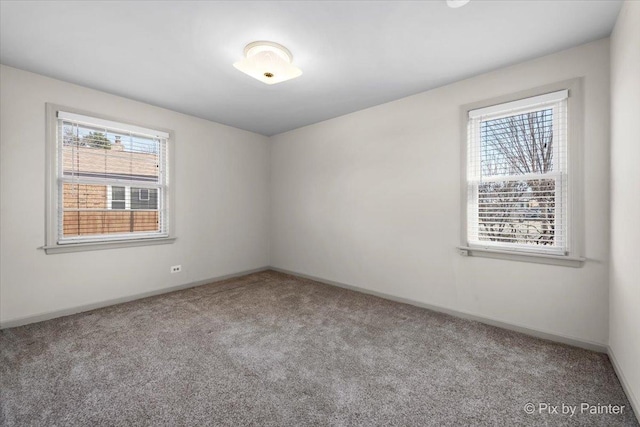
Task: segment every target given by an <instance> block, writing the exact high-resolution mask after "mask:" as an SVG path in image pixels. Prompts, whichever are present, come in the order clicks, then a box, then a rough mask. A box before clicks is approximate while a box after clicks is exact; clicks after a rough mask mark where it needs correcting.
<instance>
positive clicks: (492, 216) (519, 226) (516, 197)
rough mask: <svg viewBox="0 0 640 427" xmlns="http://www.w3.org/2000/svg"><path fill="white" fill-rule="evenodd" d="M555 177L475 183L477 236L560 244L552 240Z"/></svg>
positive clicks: (520, 243)
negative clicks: (476, 185)
mask: <svg viewBox="0 0 640 427" xmlns="http://www.w3.org/2000/svg"><path fill="white" fill-rule="evenodd" d="M555 190H556V181H555V180H554V179H535V180H528V181H498V182H485V183H481V184H480V185H479V187H478V230H477V234H478V240H480V241H489V242H503V243H512V244H518V245H534V246H536V245H544V246H561V245H562V243H563V242H557V241H556V233H555V229H556V219H557V218H556V202H555Z"/></svg>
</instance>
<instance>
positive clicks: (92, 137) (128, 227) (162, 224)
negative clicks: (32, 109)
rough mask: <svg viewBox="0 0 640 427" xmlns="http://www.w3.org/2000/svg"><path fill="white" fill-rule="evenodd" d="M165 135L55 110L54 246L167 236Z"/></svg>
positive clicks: (151, 130)
mask: <svg viewBox="0 0 640 427" xmlns="http://www.w3.org/2000/svg"><path fill="white" fill-rule="evenodd" d="M168 137H169V135H168V134H167V133H165V132H161V131H156V130H153V129H147V128H143V127H139V126H132V125H128V124H124V123H118V122H114V121H108V120H103V119H99V118H94V117H89V116H84V115H80V114H75V113H68V112H64V111H58V112H57V127H56V154H57V162H56V173H57V186H58V192H57V194H58V197H57V199H58V200H57V222H58V224H57V243H58V244H65V243H79V242H101V241H111V240H131V239H145V238H154V237H167V236H168V235H169V230H168V224H169V221H168V220H169V218H168V215H169V211H168V200H167V198H168V194H169V192H168V183H169V181H168V172H169V171H168V166H167V165H168V161H167V143H168ZM132 191H133V193H134V194H136V196H138V195H139V194H143V195H144V196H146V198H142V199H141V198H140V197H135V199H133V200H132V198H131V194H132Z"/></svg>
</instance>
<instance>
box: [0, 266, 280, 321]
mask: <svg viewBox="0 0 640 427" xmlns="http://www.w3.org/2000/svg"><path fill="white" fill-rule="evenodd" d="M269 269H270V267H268V266H264V267H259V268H254V269H252V270H245V271H240V272H237V273H232V274H226V275H224V276H218V277H213V278H211V279H204V280H198V281H197V282H191V283H185V284H182V285H177V286H170V287H168V288H162V289H154V290H152V291H147V292H142V293H139V294H134V295H127V296H125V297H120V298H113V299H110V300H106V301H99V302H95V303H91V304H85V305H81V306H77V307H71V308H65V309H63V310H55V311H49V312H46V313H41V314H36V315H33V316H26V317H20V318H17V319H11V320H7V321H4V322H1V323H0V329H7V328H15V327H16V326H23V325H28V324H30V323H36V322H42V321H45V320H51V319H55V318H57V317H63V316H70V315H72V314H77V313H82V312H85V311H90V310H95V309H97V308H103V307H108V306H110V305H115V304H122V303H124V302H129V301H134V300H137V299H141V298H147V297H152V296H155V295H161V294H166V293H169V292H175V291H179V290H182V289H188V288H194V287H196V286H201V285H208V284H210V283H215V282H220V281H222V280H227V279H232V278H234V277H240V276H246V275H247V274H252V273H258V272H260V271H266V270H269Z"/></svg>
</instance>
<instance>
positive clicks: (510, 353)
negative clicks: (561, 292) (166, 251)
mask: <svg viewBox="0 0 640 427" xmlns="http://www.w3.org/2000/svg"><path fill="white" fill-rule="evenodd" d="M0 346H1V361H0V362H1V364H0V374H1V377H0V386H1V393H2V394H1V396H0V398H1V410H2V412H1V414H0V424H2V425H7V426H18V425H19V426H23V425H30V426H54V425H58V426H75V425H84V426H93V425H110V426H120V425H122V426H124V425H137V426H143V425H167V426H180V425H185V426H187V425H192V426H196V425H198V426H199V425H224V426H235V425H256V426H258V425H259V426H265V425H267V426H268V425H286V426H302V425H335V426H348V425H362V426H371V425H398V426H424V425H434V426H446V425H450V426H460V425H488V426H496V425H498V426H513V425H594V426H617V425H626V426H637V425H638V424H637V421H636V419H635V417H634V415H633V413H632V411H631V408H630V406H629V402H628V401H627V399H626V397H625V395H624V393H623V391H622V388H621V386H620V383H619V382H618V379H617V378H616V375H615V374H614V372H613V369H612V367H611V364H610V363H609V360H608V358H607V356H606V355H604V354H599V353H594V352H590V351H586V350H582V349H578V348H573V347H569V346H565V345H561V344H555V343H551V342H548V341H544V340H540V339H536V338H532V337H528V336H525V335H522V334H518V333H515V332H510V331H505V330H502V329H498V328H495V327H491V326H486V325H483V324H480V323H476V322H471V321H467V320H461V319H458V318H455V317H450V316H447V315H443V314H438V313H434V312H432V311H429V310H425V309H421V308H417V307H413V306H410V305H405V304H399V303H396V302H392V301H387V300H384V299H380V298H376V297H373V296H369V295H364V294H360V293H357V292H352V291H348V290H344V289H340V288H336V287H331V286H327V285H323V284H319V283H316V282H312V281H309V280H302V279H299V278H296V277H292V276H288V275H284V274H280V273H275V272H272V271H268V272H262V273H256V274H252V275H249V276H245V277H242V278H238V279H231V280H227V281H225V282H220V283H217V284H212V285H207V286H201V287H198V288H193V289H189V290H185V291H180V292H174V293H171V294H167V295H162V296H158V297H152V298H147V299H144V300H139V301H135V302H131V303H127V304H121V305H117V306H113V307H108V308H105V309H100V310H95V311H91V312H88V313H83V314H78V315H74V316H69V317H64V318H60V319H56V320H50V321H47V322H42V323H38V324H34V325H29V326H24V327H19V328H13V329H8V330H4V331H2V332H1V333H0ZM528 402H531V403H533V404H534V405H535V413H534V414H533V415H528V414H527V413H525V411H524V407H525V404H527V403H528ZM540 403H546V404H549V405H552V406H558V408H557V411H558V412H559V413H558V414H553V413H550V412H552V408H551V407H549V408H548V409H546V410H543V411H542V412H543V413H539V411H540V406H538V405H539V404H540ZM582 403H586V404H589V405H597V404H600V405H624V408H623V410H622V414H617V415H614V414H608V415H607V414H588V413H580V412H581V407H580V405H581V404H582ZM562 404H565V405H568V406H567V407H573V406H574V405H577V408H576V414H575V415H573V417H570V416H569V415H563V414H562V406H561V405H562ZM600 408H602V406H600ZM600 411H602V409H600Z"/></svg>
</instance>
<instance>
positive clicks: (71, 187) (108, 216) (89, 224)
mask: <svg viewBox="0 0 640 427" xmlns="http://www.w3.org/2000/svg"><path fill="white" fill-rule="evenodd" d="M108 190H109V187H108V186H106V185H87V184H69V183H65V184H64V185H63V192H62V197H63V209H62V231H63V233H62V234H63V237H74V236H92V235H109V234H125V233H138V232H155V231H160V228H159V221H158V219H159V216H158V211H157V210H151V211H140V212H134V211H132V210H125V203H126V202H125V194H126V191H125V187H118V186H114V187H111V192H112V193H111V194H112V200H111V209H108V206H107V201H108V198H107V194H108V193H107V192H108ZM153 192H156V200H157V189H153V190H151V191H150V194H153ZM114 198H115V199H114ZM118 199H121V200H118Z"/></svg>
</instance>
